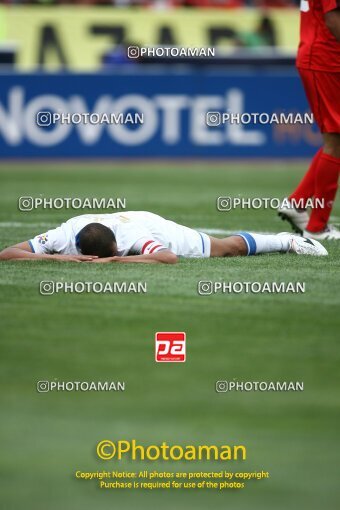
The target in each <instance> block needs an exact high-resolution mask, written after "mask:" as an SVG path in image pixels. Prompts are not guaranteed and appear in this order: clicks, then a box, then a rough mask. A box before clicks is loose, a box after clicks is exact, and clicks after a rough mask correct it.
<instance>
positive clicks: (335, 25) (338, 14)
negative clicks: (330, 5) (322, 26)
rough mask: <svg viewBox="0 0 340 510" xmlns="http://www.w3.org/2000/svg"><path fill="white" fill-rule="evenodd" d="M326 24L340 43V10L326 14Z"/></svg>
mask: <svg viewBox="0 0 340 510" xmlns="http://www.w3.org/2000/svg"><path fill="white" fill-rule="evenodd" d="M325 23H326V26H327V28H328V30H329V31H330V32H331V33H332V34H333V35H334V37H335V39H337V41H338V42H339V43H340V8H339V9H334V10H332V11H328V12H326V13H325Z"/></svg>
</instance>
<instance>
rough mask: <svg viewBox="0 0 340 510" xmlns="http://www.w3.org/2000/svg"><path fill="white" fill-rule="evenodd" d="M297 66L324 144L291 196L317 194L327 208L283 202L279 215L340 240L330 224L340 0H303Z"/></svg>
mask: <svg viewBox="0 0 340 510" xmlns="http://www.w3.org/2000/svg"><path fill="white" fill-rule="evenodd" d="M296 65H297V67H298V70H299V73H300V76H301V79H302V82H303V86H304V89H305V92H306V95H307V99H308V102H309V105H310V108H311V110H312V112H313V114H314V118H315V120H316V122H317V124H318V126H319V128H320V131H321V133H322V137H323V142H324V143H323V147H322V148H321V149H320V150H319V151H318V152H317V153H316V155H315V156H314V159H313V160H312V163H311V165H310V167H309V170H308V171H307V173H306V174H305V176H304V177H303V179H302V181H301V182H300V184H299V185H298V187H297V188H296V190H295V191H294V192H293V193H292V194H291V195H290V197H289V200H290V201H294V202H295V201H299V203H301V202H300V201H301V200H302V202H303V201H305V200H306V199H310V198H312V197H314V199H319V200H318V202H319V203H320V201H323V207H315V208H314V209H312V212H311V215H310V216H308V214H307V211H306V209H296V208H295V207H293V204H292V207H287V206H282V207H281V208H280V209H279V216H281V217H282V218H283V219H285V220H288V221H289V222H290V223H291V225H292V226H293V228H294V229H295V230H296V231H298V232H299V233H301V234H303V235H304V236H306V237H309V238H312V239H318V240H320V239H326V240H331V239H332V240H333V239H337V240H340V231H339V230H338V229H336V228H335V227H334V226H331V225H329V224H328V219H329V216H330V213H331V211H332V206H333V202H334V199H335V195H336V191H337V188H338V177H339V172H340V0H301V26H300V45H299V50H298V55H297V62H296ZM295 203H296V202H295Z"/></svg>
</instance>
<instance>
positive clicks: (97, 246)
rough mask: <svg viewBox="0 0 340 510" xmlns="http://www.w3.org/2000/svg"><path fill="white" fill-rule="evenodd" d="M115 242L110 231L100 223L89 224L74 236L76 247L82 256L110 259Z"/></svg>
mask: <svg viewBox="0 0 340 510" xmlns="http://www.w3.org/2000/svg"><path fill="white" fill-rule="evenodd" d="M115 241H116V238H115V236H114V233H113V232H112V230H111V229H109V228H108V227H105V225H102V224H101V223H89V224H88V225H86V227H84V228H83V229H81V231H80V232H79V233H78V234H77V235H76V247H77V248H78V250H80V251H81V253H82V254H83V255H98V257H112V256H113V254H114V247H113V243H114V242H115Z"/></svg>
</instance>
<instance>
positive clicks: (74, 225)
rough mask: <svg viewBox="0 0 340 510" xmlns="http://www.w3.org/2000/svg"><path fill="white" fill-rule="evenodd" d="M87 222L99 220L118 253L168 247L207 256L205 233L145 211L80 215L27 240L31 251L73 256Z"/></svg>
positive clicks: (179, 253)
mask: <svg viewBox="0 0 340 510" xmlns="http://www.w3.org/2000/svg"><path fill="white" fill-rule="evenodd" d="M89 223H101V224H103V225H105V226H106V227H108V228H110V229H111V230H112V232H113V233H114V236H115V238H116V243H117V250H118V253H117V255H118V256H124V255H136V254H149V253H157V251H160V250H164V249H168V250H171V251H172V252H173V253H175V254H176V255H178V256H182V257H209V256H210V238H209V236H208V235H207V234H204V233H202V232H197V231H196V230H193V229H191V228H188V227H185V226H183V225H179V224H177V223H175V222H173V221H169V220H166V219H164V218H162V217H161V216H158V215H157V214H153V213H149V212H145V211H130V212H119V213H113V214H83V215H82V216H76V217H75V218H71V219H69V220H68V221H66V222H65V223H62V224H61V225H60V227H57V228H54V229H52V230H49V231H48V232H45V233H44V234H40V235H37V236H36V237H34V238H33V239H31V240H30V241H29V243H30V246H31V248H32V250H33V251H34V252H35V253H60V254H67V255H77V254H79V253H80V252H79V250H78V249H77V247H76V236H77V234H78V233H79V232H80V230H81V229H82V228H84V227H85V226H86V225H88V224H89Z"/></svg>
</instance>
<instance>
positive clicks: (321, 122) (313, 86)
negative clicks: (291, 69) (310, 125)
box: [299, 68, 340, 133]
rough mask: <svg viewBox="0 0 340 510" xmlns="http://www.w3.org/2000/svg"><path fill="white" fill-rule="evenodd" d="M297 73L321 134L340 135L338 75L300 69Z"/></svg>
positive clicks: (339, 86)
mask: <svg viewBox="0 0 340 510" xmlns="http://www.w3.org/2000/svg"><path fill="white" fill-rule="evenodd" d="M299 73H300V76H301V79H302V83H303V86H304V89H305V92H306V95H307V99H308V102H309V106H310V109H311V110H312V112H313V115H314V119H315V121H316V122H317V124H318V126H319V128H320V131H321V133H340V73H327V72H324V71H311V70H309V69H301V68H299Z"/></svg>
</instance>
